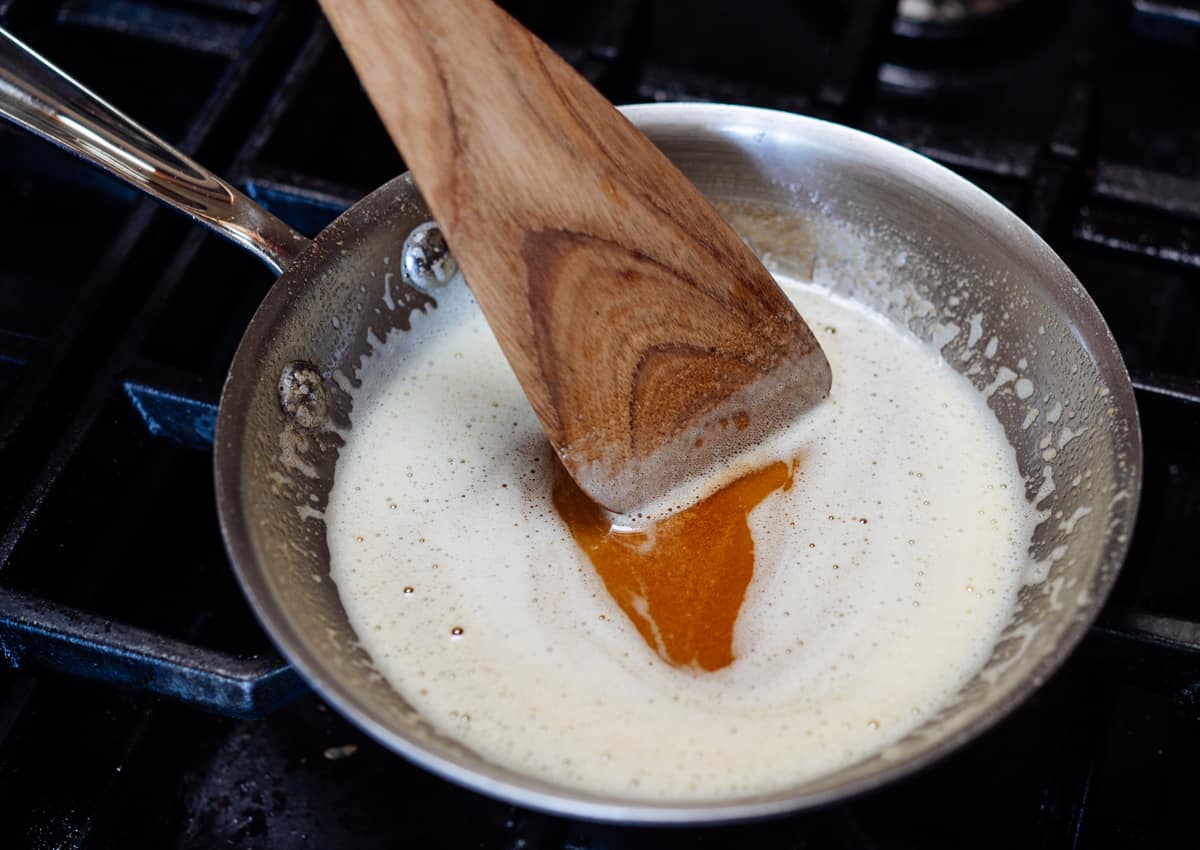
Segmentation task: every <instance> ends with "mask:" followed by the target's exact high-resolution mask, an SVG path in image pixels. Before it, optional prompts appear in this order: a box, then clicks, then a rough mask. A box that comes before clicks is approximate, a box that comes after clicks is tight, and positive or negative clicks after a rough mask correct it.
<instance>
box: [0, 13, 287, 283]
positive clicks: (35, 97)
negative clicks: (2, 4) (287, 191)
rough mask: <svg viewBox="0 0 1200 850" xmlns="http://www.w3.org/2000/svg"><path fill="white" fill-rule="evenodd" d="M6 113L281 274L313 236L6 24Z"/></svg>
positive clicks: (0, 38) (0, 63)
mask: <svg viewBox="0 0 1200 850" xmlns="http://www.w3.org/2000/svg"><path fill="white" fill-rule="evenodd" d="M0 115H2V116H4V117H5V118H9V119H11V120H12V121H14V122H15V123H17V124H19V125H20V126H22V127H24V128H26V129H27V130H30V131H31V132H33V133H36V134H37V135H39V136H41V137H42V138H44V139H47V140H48V141H51V142H54V143H55V144H56V145H59V146H60V147H62V148H65V149H67V150H68V151H70V152H71V153H74V154H78V155H79V156H81V157H83V158H84V159H85V160H87V161H88V162H90V163H91V164H92V165H94V166H96V167H97V168H100V169H103V170H104V171H107V172H108V173H109V174H112V175H113V176H114V177H116V178H117V179H119V180H122V181H123V182H125V183H128V184H129V185H131V186H133V187H134V188H135V189H140V190H141V191H143V192H145V193H146V194H147V195H150V196H151V197H153V198H157V199H158V200H160V201H162V202H163V203H165V204H167V206H170V207H174V208H175V209H177V210H179V211H180V212H182V213H185V214H186V215H188V216H190V217H191V218H193V219H194V220H196V221H198V222H199V223H201V224H203V225H205V226H206V227H208V228H209V229H211V230H213V231H214V232H216V233H218V234H220V235H221V236H224V237H225V238H226V239H228V240H230V241H231V242H233V243H235V244H237V245H241V246H242V247H243V248H246V249H247V250H248V251H250V252H251V253H252V254H254V255H256V256H257V257H259V258H260V259H262V260H263V262H265V263H266V264H267V265H268V266H270V267H271V268H272V270H274V271H275V273H276V274H280V273H282V272H283V270H284V269H286V268H287V267H288V266H289V265H291V262H292V260H293V259H295V257H296V256H297V255H298V254H299V253H300V252H301V251H303V250H304V249H305V248H306V247H307V246H308V240H307V239H306V238H305V237H303V236H301V235H300V234H299V233H297V232H296V231H294V230H292V229H291V228H290V227H288V226H287V225H286V224H284V223H283V222H282V221H280V220H279V219H278V218H276V217H275V216H273V215H271V214H270V213H269V212H267V211H266V210H264V209H263V208H262V207H260V206H259V205H258V204H256V203H254V202H253V201H251V200H250V199H249V198H247V197H246V196H245V195H243V194H242V193H241V192H239V191H238V190H237V189H235V188H233V187H232V186H230V185H229V184H228V183H226V182H225V181H224V180H222V179H221V178H219V177H217V176H216V175H214V174H212V173H210V172H209V171H207V170H205V169H204V168H203V167H201V166H199V165H197V164H196V163H195V162H193V161H192V160H191V159H189V158H188V157H186V156H184V155H183V154H182V153H180V152H179V151H178V150H176V149H175V148H173V147H171V145H169V144H167V143H166V142H165V141H163V140H162V139H160V138H159V137H158V136H156V135H154V134H153V133H151V132H150V131H149V130H147V129H145V128H144V127H142V126H140V125H139V124H137V123H136V122H134V121H133V120H132V119H130V118H128V117H127V116H126V115H124V114H123V113H121V112H119V111H118V110H117V109H115V108H114V107H112V106H111V105H110V104H108V103H107V102H105V101H103V100H101V99H100V98H99V97H97V96H96V95H95V94H93V93H92V92H90V91H88V90H87V89H85V88H84V87H83V86H81V85H80V84H79V83H77V82H75V80H73V79H71V77H69V76H67V75H66V74H65V73H64V72H63V71H61V70H60V69H59V68H57V67H55V66H54V65H52V64H51V63H50V62H48V61H46V60H45V59H44V58H42V57H41V56H39V55H38V54H37V53H34V52H33V51H32V50H30V49H29V48H28V47H27V46H25V45H24V44H23V43H21V42H20V41H18V40H17V39H16V38H14V37H13V36H12V35H10V34H9V33H8V32H6V31H4V30H3V29H0Z"/></svg>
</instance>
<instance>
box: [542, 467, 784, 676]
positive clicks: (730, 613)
mask: <svg viewBox="0 0 1200 850" xmlns="http://www.w3.org/2000/svg"><path fill="white" fill-rule="evenodd" d="M796 465H797V463H796V462H793V463H792V465H791V466H789V465H788V464H786V463H784V462H783V461H776V462H775V463H772V464H770V465H768V466H766V467H764V468H762V469H758V470H755V471H754V472H750V473H747V474H746V475H743V476H741V477H740V478H738V479H736V480H734V481H732V482H730V483H729V484H726V485H725V486H724V487H722V488H721V489H720V490H718V491H716V492H715V493H713V494H712V495H711V496H708V497H707V498H705V499H703V500H701V501H699V502H697V503H696V504H694V505H692V506H691V507H688V508H685V509H683V510H681V511H679V512H678V513H673V514H671V515H669V516H667V517H665V518H663V519H660V520H657V521H656V522H654V523H653V524H652V525H650V526H648V527H646V528H637V529H629V528H625V527H622V526H619V525H616V524H615V523H614V521H613V517H612V515H611V514H609V513H608V511H606V510H605V509H604V508H602V507H600V506H599V505H597V504H596V503H595V502H593V501H592V500H591V499H589V498H588V497H587V495H586V494H585V493H584V492H583V491H582V490H580V489H579V486H578V485H577V484H576V483H575V482H574V481H573V480H572V479H571V477H570V476H569V475H567V473H566V471H565V470H563V469H562V468H561V466H560V467H559V469H558V471H557V475H556V476H555V480H554V491H553V496H554V507H555V509H556V510H557V511H558V514H559V516H561V517H562V519H563V521H564V522H565V523H566V524H567V527H568V528H569V529H570V530H571V535H572V536H573V537H574V538H575V542H576V543H578V544H579V546H580V548H581V549H583V551H584V552H585V553H587V556H588V559H589V560H590V561H591V562H592V566H593V567H595V568H596V572H597V573H598V574H599V575H600V578H601V579H602V580H603V581H604V586H605V587H606V588H607V589H608V592H609V593H610V594H611V595H612V597H613V599H614V600H615V601H616V603H617V604H618V605H619V606H620V607H621V610H622V611H624V612H625V615H626V616H627V617H629V619H630V620H631V621H632V622H633V624H634V625H635V626H636V627H637V630H638V632H639V633H640V634H641V636H642V639H643V640H645V641H646V643H647V644H649V646H650V648H651V649H653V650H655V651H656V652H657V653H658V654H659V655H660V656H662V658H663V659H664V660H666V661H668V662H670V663H671V664H675V665H677V666H681V667H687V666H696V667H699V668H700V669H702V670H708V671H712V670H719V669H721V668H722V667H727V666H729V665H730V664H732V663H733V629H734V625H735V624H736V623H737V616H738V611H739V610H740V609H741V607H742V600H743V599H744V598H745V596H746V586H747V585H749V584H750V579H751V577H752V576H753V575H754V538H753V537H752V536H751V535H750V524H749V517H750V512H751V511H752V510H754V508H755V507H757V506H758V504H759V503H760V502H761V501H762V500H763V499H765V498H766V497H767V496H769V495H771V494H772V493H774V492H775V491H776V490H780V489H783V490H788V489H790V488H791V486H792V479H793V476H794V474H795V468H796Z"/></svg>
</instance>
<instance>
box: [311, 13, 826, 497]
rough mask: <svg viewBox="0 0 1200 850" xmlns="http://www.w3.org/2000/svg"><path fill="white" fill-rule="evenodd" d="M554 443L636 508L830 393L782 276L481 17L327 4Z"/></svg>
mask: <svg viewBox="0 0 1200 850" xmlns="http://www.w3.org/2000/svg"><path fill="white" fill-rule="evenodd" d="M321 5H322V6H323V7H324V9H325V12H326V14H327V15H328V17H329V20H330V22H331V23H332V25H333V28H334V30H335V31H336V32H337V35H338V38H339V39H340V40H341V42H342V45H343V47H344V48H345V49H346V52H347V54H348V55H349V57H350V60H351V62H352V63H353V65H354V67H355V69H356V70H357V72H358V75H359V77H360V79H361V80H362V82H363V84H364V86H365V87H366V90H367V93H368V94H369V95H370V97H371V101H372V102H373V103H374V105H375V108H376V109H377V110H378V112H379V115H380V117H381V118H382V120H383V123H384V126H385V127H386V128H387V130H388V132H389V133H390V134H391V136H392V139H393V141H395V143H396V145H397V147H398V148H399V149H400V152H401V154H402V155H403V156H404V159H405V161H406V162H407V163H408V166H409V167H410V168H411V169H412V172H413V175H414V177H415V179H416V182H417V185H418V186H419V187H420V189H421V192H422V194H423V195H424V196H425V199H426V200H427V201H428V203H429V206H430V208H431V209H432V211H433V214H434V217H435V218H436V219H437V221H438V223H439V224H440V226H441V228H442V231H443V233H444V234H445V236H446V240H447V242H448V243H449V245H450V248H451V250H452V251H453V252H454V256H455V257H456V258H457V260H458V263H459V265H460V267H461V268H462V270H463V273H464V275H465V276H466V278H467V280H468V282H469V283H470V286H471V289H472V291H473V292H474V294H475V297H476V299H477V300H478V301H479V304H480V306H481V307H482V308H483V312H484V315H485V316H486V317H487V320H488V322H489V324H490V325H491V327H492V330H493V331H494V333H495V334H496V338H497V340H498V341H499V343H500V347H501V348H502V349H503V351H504V353H505V355H506V356H507V357H508V360H509V363H510V364H511V365H512V368H513V370H514V371H515V373H516V375H517V377H518V379H519V380H520V382H521V386H522V388H523V389H524V391H525V395H526V396H527V397H528V399H529V401H530V403H531V404H532V406H533V409H534V411H535V412H536V413H537V415H538V417H539V418H540V419H541V422H542V426H543V427H544V428H545V431H546V434H547V436H548V437H549V438H550V442H551V443H552V444H553V445H554V448H555V449H556V450H557V451H558V453H559V456H560V457H561V458H562V460H563V463H564V465H565V466H566V468H567V470H568V471H569V472H570V473H571V475H572V477H574V478H575V480H576V481H577V482H578V483H579V485H580V486H581V487H582V488H583V490H584V491H585V492H587V493H588V494H589V495H590V496H591V497H592V498H593V499H595V500H596V501H597V502H599V503H600V504H602V505H604V506H605V507H608V508H610V509H612V510H616V511H628V510H632V509H634V508H637V507H640V506H642V505H643V504H645V503H647V502H649V501H651V500H652V499H654V498H656V497H658V496H660V495H662V494H664V493H666V492H667V491H668V490H670V489H671V488H672V487H673V486H675V485H677V484H679V483H681V482H682V481H684V480H686V479H688V478H690V477H692V476H694V475H696V474H699V473H702V472H704V471H705V470H707V469H708V468H710V467H711V466H712V465H713V464H714V463H715V462H717V461H719V460H720V459H721V458H722V457H727V456H728V455H729V454H730V453H732V452H735V451H737V450H738V449H740V448H743V447H745V446H747V445H749V444H751V443H752V442H754V441H757V440H759V439H761V438H762V437H764V436H765V435H767V434H768V433H769V432H771V431H772V430H774V429H775V428H777V427H779V426H781V425H784V424H786V423H787V422H788V420H790V419H791V418H793V417H794V416H795V415H797V414H798V413H800V412H801V411H803V410H805V409H807V408H808V407H809V406H811V405H812V404H814V403H816V402H817V401H819V400H820V399H822V398H824V397H825V396H826V395H827V394H828V392H829V384H830V372H829V364H828V362H827V361H826V359H825V355H824V353H823V352H822V351H821V349H820V346H819V345H818V344H817V341H816V339H814V337H813V335H812V332H811V331H810V330H809V328H808V326H807V325H806V324H805V323H804V321H803V319H801V317H800V315H799V314H798V313H797V312H796V310H795V308H794V307H793V306H792V304H791V302H789V301H788V300H787V297H786V296H785V295H784V294H783V292H782V291H780V289H779V287H778V286H777V285H776V283H775V281H774V280H773V279H772V278H771V275H770V274H769V273H768V272H767V271H766V269H764V268H763V266H762V264H761V263H759V261H758V260H757V258H756V257H755V256H754V255H753V253H751V251H750V250H749V249H748V248H747V247H746V246H745V244H743V242H742V241H741V239H739V238H738V236H737V234H735V233H734V232H733V230H732V229H731V228H730V227H729V226H728V225H727V224H726V223H725V222H724V221H723V220H722V219H721V218H720V216H719V215H718V214H717V212H716V211H715V210H714V209H713V208H712V206H711V205H710V204H709V203H708V201H706V200H705V199H704V197H703V196H702V195H701V194H700V193H699V191H697V190H696V188H695V187H694V186H692V185H691V183H690V182H688V180H687V179H686V178H685V177H684V176H683V174H681V173H680V171H679V170H678V169H677V168H675V166H674V165H672V164H671V163H670V161H668V160H667V158H666V157H665V156H664V155H663V154H662V153H661V152H660V151H659V150H658V149H657V148H655V147H654V145H653V144H652V143H651V142H650V141H649V140H648V139H647V138H646V137H645V136H644V135H642V133H641V132H640V131H638V130H637V129H636V128H635V127H634V126H633V125H632V124H631V123H630V122H629V121H628V120H627V119H625V118H624V117H623V116H622V115H621V114H620V113H619V112H617V111H616V109H614V108H613V106H612V105H611V104H610V103H609V102H608V101H607V100H605V99H604V97H603V96H602V95H600V93H599V92H597V91H596V90H595V89H593V88H592V87H591V86H590V85H589V84H588V83H587V82H586V81H585V80H584V79H583V78H582V77H580V76H579V75H578V74H577V73H576V72H575V71H574V70H572V69H571V67H570V66H569V65H567V64H566V63H565V62H564V61H563V60H562V59H560V58H559V57H558V55H557V54H555V53H554V52H553V51H552V50H551V49H550V48H548V47H547V46H546V45H545V44H543V43H542V42H541V41H539V40H538V39H537V38H536V37H535V36H533V35H532V34H531V33H529V32H528V31H527V30H525V29H524V28H522V27H521V26H520V25H519V24H517V23H516V22H515V21H514V20H513V19H512V18H510V17H509V16H508V15H507V14H505V13H504V12H503V11H501V10H500V9H499V8H497V7H496V6H494V5H493V4H491V3H490V2H485V0H321Z"/></svg>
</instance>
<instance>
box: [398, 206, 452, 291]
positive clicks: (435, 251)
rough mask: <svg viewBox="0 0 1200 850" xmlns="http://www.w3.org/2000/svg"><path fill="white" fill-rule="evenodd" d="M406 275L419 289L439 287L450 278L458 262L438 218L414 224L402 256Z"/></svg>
mask: <svg viewBox="0 0 1200 850" xmlns="http://www.w3.org/2000/svg"><path fill="white" fill-rule="evenodd" d="M400 263H401V266H402V267H403V269H404V277H405V279H406V280H407V281H408V282H409V283H411V284H412V285H413V286H415V287H417V288H418V289H425V290H430V289H438V288H440V287H443V286H445V285H446V284H447V283H449V282H450V278H452V277H454V273H455V272H457V271H458V263H457V262H455V260H454V255H453V254H451V253H450V247H449V246H448V245H447V244H446V239H445V237H443V236H442V231H441V228H439V227H438V226H437V222H434V221H427V222H425V223H424V224H418V225H417V226H416V227H414V228H413V230H412V233H410V234H408V238H407V239H405V240H404V251H403V253H402V255H401V258H400Z"/></svg>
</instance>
